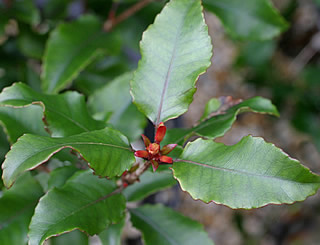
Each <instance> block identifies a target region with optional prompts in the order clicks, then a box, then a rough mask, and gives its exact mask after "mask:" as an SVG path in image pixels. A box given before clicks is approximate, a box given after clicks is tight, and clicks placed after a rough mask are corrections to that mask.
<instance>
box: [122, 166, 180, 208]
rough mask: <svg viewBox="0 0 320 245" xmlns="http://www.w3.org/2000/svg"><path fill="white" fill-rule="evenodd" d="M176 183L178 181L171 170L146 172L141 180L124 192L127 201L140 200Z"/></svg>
mask: <svg viewBox="0 0 320 245" xmlns="http://www.w3.org/2000/svg"><path fill="white" fill-rule="evenodd" d="M176 183H177V181H176V180H175V179H174V178H173V176H172V173H171V172H168V171H164V172H155V173H152V172H145V173H144V174H143V175H141V177H140V182H137V183H135V184H134V185H130V186H128V187H127V188H126V189H124V191H123V192H122V193H123V195H124V196H125V197H126V198H127V201H129V202H132V201H138V200H142V199H143V198H145V197H147V196H149V195H151V194H153V193H155V192H157V191H159V190H163V189H165V188H168V187H170V186H173V185H175V184H176Z"/></svg>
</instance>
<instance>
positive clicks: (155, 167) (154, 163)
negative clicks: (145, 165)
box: [151, 160, 159, 172]
mask: <svg viewBox="0 0 320 245" xmlns="http://www.w3.org/2000/svg"><path fill="white" fill-rule="evenodd" d="M151 165H152V169H153V172H155V171H157V169H158V167H159V163H158V162H157V161H155V160H151Z"/></svg>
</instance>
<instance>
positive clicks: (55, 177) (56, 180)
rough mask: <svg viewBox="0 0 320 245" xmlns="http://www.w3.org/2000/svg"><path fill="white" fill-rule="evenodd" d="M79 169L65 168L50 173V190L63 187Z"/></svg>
mask: <svg viewBox="0 0 320 245" xmlns="http://www.w3.org/2000/svg"><path fill="white" fill-rule="evenodd" d="M78 170H79V169H77V168H76V167H74V166H63V167H60V168H56V169H54V170H53V171H51V173H50V178H49V180H48V189H52V188H53V187H62V186H63V185H64V184H65V183H66V181H67V180H68V179H69V178H70V177H71V176H72V175H73V174H74V173H75V172H77V171H78Z"/></svg>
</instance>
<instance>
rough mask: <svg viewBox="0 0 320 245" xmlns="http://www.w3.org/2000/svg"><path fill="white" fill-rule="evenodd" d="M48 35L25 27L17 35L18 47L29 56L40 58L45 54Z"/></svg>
mask: <svg viewBox="0 0 320 245" xmlns="http://www.w3.org/2000/svg"><path fill="white" fill-rule="evenodd" d="M45 40H46V36H41V35H38V34H36V33H35V32H33V31H31V30H29V29H27V28H23V29H22V30H20V33H19V35H18V37H17V44H18V48H19V50H20V51H21V53H22V54H23V55H25V56H27V57H30V58H34V59H38V60H40V59H41V58H42V56H43V51H44V46H45Z"/></svg>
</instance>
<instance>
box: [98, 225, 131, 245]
mask: <svg viewBox="0 0 320 245" xmlns="http://www.w3.org/2000/svg"><path fill="white" fill-rule="evenodd" d="M124 225H125V219H122V220H121V221H120V222H119V223H117V224H113V225H110V226H109V227H108V228H107V229H106V230H104V231H103V232H101V233H100V234H99V238H100V241H101V243H102V245H121V234H122V230H123V228H124Z"/></svg>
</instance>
